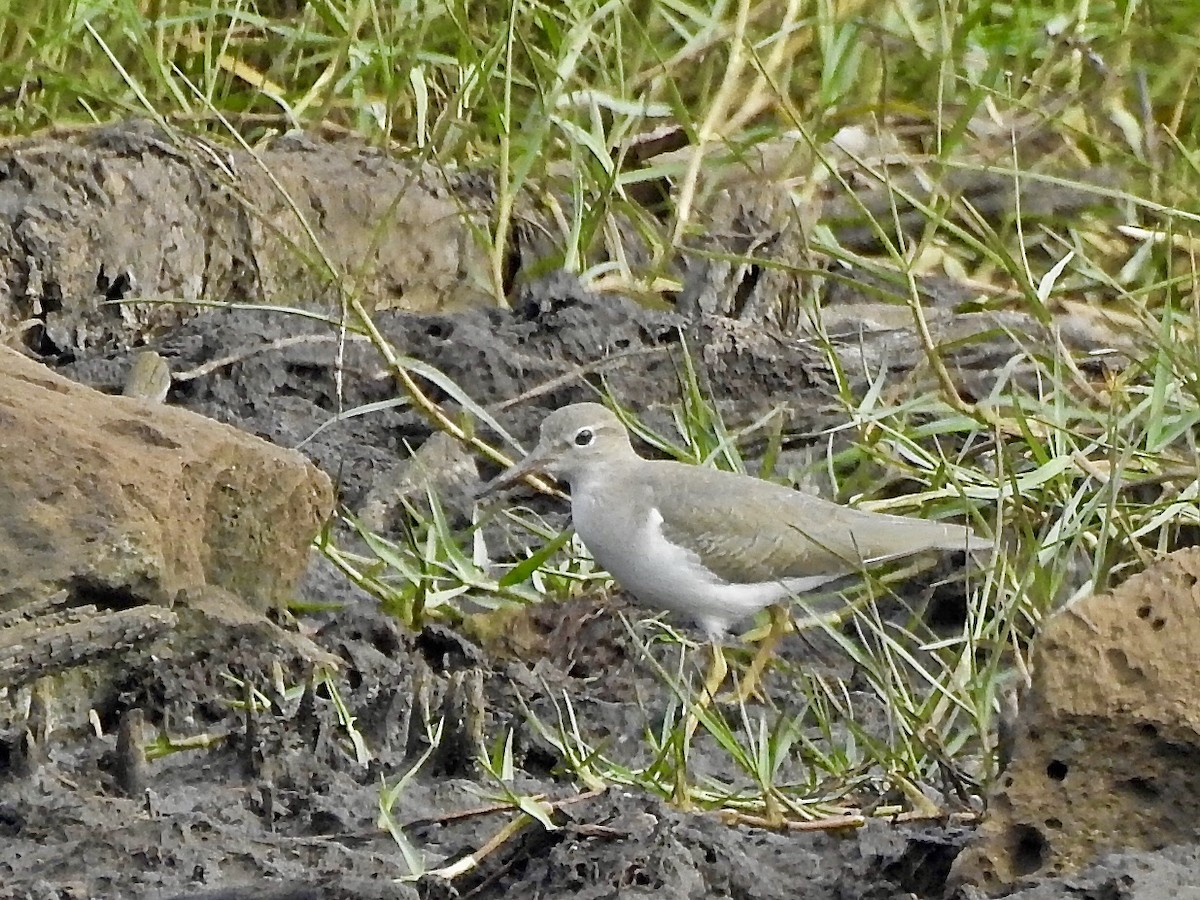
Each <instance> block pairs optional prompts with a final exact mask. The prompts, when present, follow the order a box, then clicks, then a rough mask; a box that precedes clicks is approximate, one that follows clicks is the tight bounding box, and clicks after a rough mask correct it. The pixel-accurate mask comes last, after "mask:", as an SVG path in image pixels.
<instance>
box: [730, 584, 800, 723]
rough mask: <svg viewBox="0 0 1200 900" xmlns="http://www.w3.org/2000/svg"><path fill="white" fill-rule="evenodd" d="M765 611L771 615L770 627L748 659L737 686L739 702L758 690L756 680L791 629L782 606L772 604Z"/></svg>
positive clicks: (789, 621) (789, 619) (759, 678)
mask: <svg viewBox="0 0 1200 900" xmlns="http://www.w3.org/2000/svg"><path fill="white" fill-rule="evenodd" d="M767 612H768V614H769V615H770V617H771V628H770V630H769V631H768V632H767V636H766V637H765V638H763V639H762V642H761V643H760V644H759V645H758V651H757V652H756V653H755V654H754V659H752V660H751V661H750V668H748V669H747V670H746V677H745V678H743V679H742V683H741V685H740V686H739V687H738V692H737V700H738V702H739V703H746V702H747V701H749V700H750V698H751V697H753V696H754V695H755V693H756V692H757V691H758V682H759V681H760V680H761V679H762V674H763V670H764V669H766V667H767V662H768V660H770V658H771V657H772V656H773V655H774V653H775V648H776V647H778V646H779V641H780V640H781V639H782V638H783V636H784V635H785V634H787V633H788V631H789V630H790V629H791V625H792V622H791V618H790V617H789V616H788V613H787V610H785V609H784V608H783V607H782V606H780V605H779V604H772V605H771V606H770V607H769V608H768V610H767Z"/></svg>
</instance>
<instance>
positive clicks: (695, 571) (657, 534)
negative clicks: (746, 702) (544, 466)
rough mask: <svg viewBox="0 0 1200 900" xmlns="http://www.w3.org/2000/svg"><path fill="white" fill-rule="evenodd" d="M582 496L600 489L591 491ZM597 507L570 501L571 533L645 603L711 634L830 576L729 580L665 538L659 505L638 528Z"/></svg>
mask: <svg viewBox="0 0 1200 900" xmlns="http://www.w3.org/2000/svg"><path fill="white" fill-rule="evenodd" d="M583 496H600V494H599V493H596V494H593V493H592V492H590V491H589V492H583ZM597 512H598V509H597V505H596V504H595V503H591V502H588V501H587V500H585V499H583V498H582V497H581V498H580V499H579V500H574V501H573V502H572V517H573V519H574V522H575V532H576V534H578V535H579V537H580V539H581V540H582V541H583V543H584V545H585V546H586V547H587V548H588V552H590V553H591V554H592V556H593V557H594V558H595V560H596V562H597V563H599V565H600V566H601V567H602V568H604V569H605V570H606V571H607V572H608V573H609V574H610V575H612V577H613V579H614V580H615V581H616V582H617V584H619V585H620V586H621V587H622V588H624V589H625V590H626V591H628V592H629V593H630V594H632V595H633V597H634V599H636V600H637V601H638V602H639V603H640V604H642V605H643V606H647V607H650V608H652V609H665V610H669V611H671V612H675V613H679V614H681V615H685V616H688V617H689V618H691V619H692V620H693V621H695V622H696V623H697V624H698V625H699V626H700V627H701V628H703V629H704V631H705V632H706V633H707V634H708V635H709V637H711V638H717V637H719V636H721V635H723V634H724V633H725V632H727V631H728V630H729V629H730V628H731V627H732V626H733V625H735V624H737V623H738V622H740V621H741V620H742V619H745V618H747V617H748V616H751V615H753V614H754V613H756V612H758V611H759V610H761V609H765V608H766V607H767V606H770V605H771V604H772V603H777V602H779V601H780V600H783V599H785V598H787V597H790V596H794V595H796V594H802V593H805V592H806V591H811V590H813V589H814V588H816V587H819V586H820V585H821V584H824V583H825V582H826V581H828V580H829V579H828V578H825V577H817V578H790V579H785V580H782V581H763V582H755V583H751V584H730V583H728V582H725V581H722V580H721V579H719V578H717V577H716V576H715V575H714V574H713V573H712V572H710V571H708V570H707V569H705V568H704V567H703V566H702V565H701V563H700V557H699V556H697V555H696V554H695V553H693V552H692V551H690V550H685V549H684V548H682V547H679V546H677V545H675V544H672V543H670V542H669V541H668V540H667V539H666V537H664V535H663V533H662V528H661V525H662V516H661V515H659V512H658V510H657V509H651V510H650V516H649V518H648V519H647V520H646V521H644V522H642V523H641V525H640V527H639V526H638V525H636V524H634V523H628V522H620V523H617V522H613V521H612V518H611V517H609V516H604V515H597Z"/></svg>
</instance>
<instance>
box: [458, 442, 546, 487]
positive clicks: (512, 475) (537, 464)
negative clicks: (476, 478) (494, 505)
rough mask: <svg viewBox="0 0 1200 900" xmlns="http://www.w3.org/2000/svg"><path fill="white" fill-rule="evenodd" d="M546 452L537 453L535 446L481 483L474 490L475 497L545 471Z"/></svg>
mask: <svg viewBox="0 0 1200 900" xmlns="http://www.w3.org/2000/svg"><path fill="white" fill-rule="evenodd" d="M549 461H550V460H549V458H548V457H547V455H546V454H543V453H539V452H538V450H537V449H536V448H535V449H534V450H533V451H532V452H531V453H530V454H529V455H528V456H526V457H525V458H524V459H523V460H521V461H520V462H519V463H516V464H515V465H512V466H509V467H508V468H507V469H505V470H504V471H503V472H501V473H500V474H499V475H497V476H496V477H495V478H493V479H492V480H491V481H489V482H487V483H486V484H485V485H483V486H482V487H481V488H480V489H479V490H478V491H476V492H475V496H476V497H480V498H482V497H486V496H487V495H488V494H492V493H495V492H496V491H498V490H500V489H501V488H505V487H508V486H509V485H510V484H515V483H516V482H518V481H520V480H521V479H522V478H524V477H525V476H526V475H533V474H536V473H541V472H545V471H546V464H547V463H548V462H549Z"/></svg>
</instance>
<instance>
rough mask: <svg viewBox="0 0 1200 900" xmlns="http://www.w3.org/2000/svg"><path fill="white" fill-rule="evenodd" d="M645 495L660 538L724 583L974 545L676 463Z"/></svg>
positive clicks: (904, 521) (938, 526)
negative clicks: (658, 519) (657, 516)
mask: <svg viewBox="0 0 1200 900" xmlns="http://www.w3.org/2000/svg"><path fill="white" fill-rule="evenodd" d="M645 489H646V490H647V491H648V492H649V493H650V494H651V496H652V498H653V502H654V505H655V506H656V507H657V508H658V510H659V512H660V513H661V515H662V517H663V523H662V531H663V534H664V535H665V536H666V538H667V539H668V540H669V541H671V542H672V543H676V544H683V545H684V546H688V547H690V548H691V549H692V550H694V551H695V552H696V553H697V554H698V555H699V556H700V558H701V561H702V562H703V563H704V565H705V566H706V567H707V568H708V569H709V570H710V571H712V572H713V573H714V574H716V575H717V576H718V577H720V578H722V579H724V580H725V581H728V582H732V583H739V584H745V583H755V582H764V581H778V580H781V579H785V578H820V577H823V576H828V579H829V580H833V579H834V578H837V577H839V576H842V575H847V574H850V573H852V572H856V571H858V570H859V569H861V568H863V567H864V566H865V565H869V564H873V563H879V562H883V561H884V560H887V559H893V558H897V557H902V556H908V555H910V554H913V553H919V552H921V551H923V550H930V549H933V548H945V549H960V550H962V549H973V548H975V547H978V545H979V539H978V538H974V537H973V533H972V532H971V530H970V529H969V528H966V527H964V526H961V525H952V524H945V523H941V522H930V521H926V520H925V519H915V518H909V517H906V516H890V515H884V514H882V513H873V512H868V511H866V510H859V509H852V508H850V507H846V506H841V505H839V504H836V503H831V502H829V501H828V500H823V499H821V498H820V497H816V496H813V495H811V494H805V493H801V492H799V491H793V490H790V489H788V488H785V487H783V486H781V485H778V484H773V483H771V482H769V481H763V480H761V479H757V478H748V477H745V476H738V475H732V474H730V473H727V472H721V471H718V470H715V469H703V468H699V467H696V466H687V465H684V464H682V463H674V462H659V463H655V464H654V477H653V479H652V481H648V482H647V484H646V485H645ZM972 541H974V543H972Z"/></svg>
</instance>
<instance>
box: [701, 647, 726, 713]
mask: <svg viewBox="0 0 1200 900" xmlns="http://www.w3.org/2000/svg"><path fill="white" fill-rule="evenodd" d="M708 646H709V647H711V648H712V667H711V668H710V669H709V670H708V677H707V678H706V679H704V696H703V697H702V698H701V699H700V703H701V708H703V707H706V706H708V704H710V703H711V702H712V701H713V699H714V698H715V697H716V696H717V691H718V690H719V689H720V687H721V685H723V684H724V683H725V676H727V675H728V674H729V663H727V662H726V661H725V648H724V647H722V646H721V643H720V641H718V640H712V641H710V642H709V645H708Z"/></svg>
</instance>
